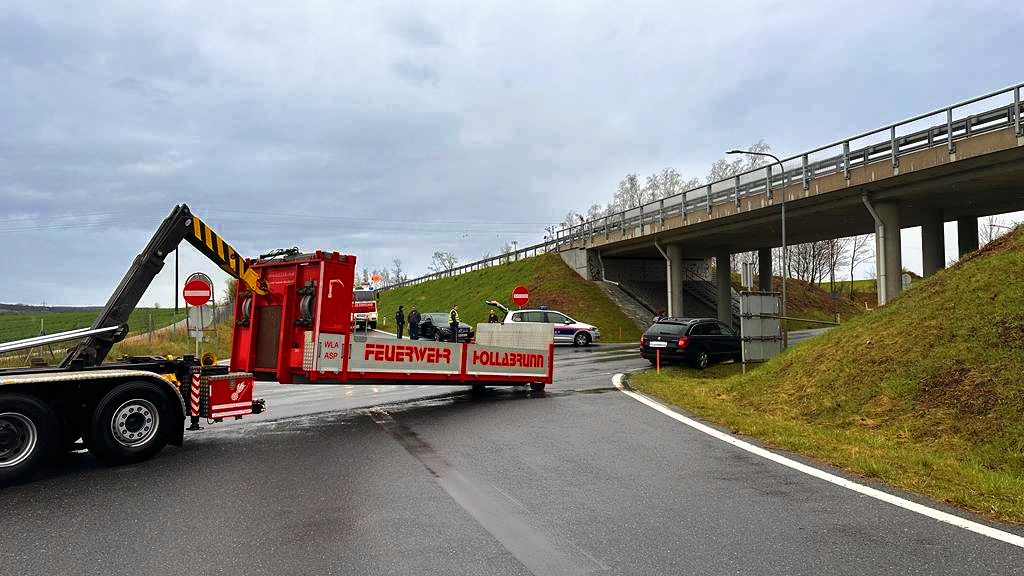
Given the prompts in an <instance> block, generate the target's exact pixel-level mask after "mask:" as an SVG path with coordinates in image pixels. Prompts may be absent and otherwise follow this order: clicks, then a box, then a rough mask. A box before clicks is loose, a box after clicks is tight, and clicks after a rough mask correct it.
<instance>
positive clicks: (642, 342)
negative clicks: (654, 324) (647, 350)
mask: <svg viewBox="0 0 1024 576" xmlns="http://www.w3.org/2000/svg"><path fill="white" fill-rule="evenodd" d="M644 340H646V338H644V337H643V336H641V337H640V345H641V346H643V345H644Z"/></svg>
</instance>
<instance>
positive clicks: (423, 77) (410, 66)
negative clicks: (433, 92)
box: [391, 59, 441, 86]
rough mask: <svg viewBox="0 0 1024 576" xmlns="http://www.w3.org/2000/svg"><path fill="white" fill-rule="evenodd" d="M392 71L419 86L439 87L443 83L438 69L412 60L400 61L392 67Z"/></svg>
mask: <svg viewBox="0 0 1024 576" xmlns="http://www.w3.org/2000/svg"><path fill="white" fill-rule="evenodd" d="M391 69H392V70H394V71H395V74H397V75H398V76H400V77H401V78H404V79H405V80H407V81H409V82H410V83H412V84H415V85H417V86H421V85H423V84H430V85H432V86H437V84H438V82H440V81H441V75H440V73H439V72H438V71H437V69H436V68H434V67H432V66H427V65H425V64H416V63H414V62H412V61H411V60H405V59H403V60H399V61H398V62H395V63H394V65H392V67H391Z"/></svg>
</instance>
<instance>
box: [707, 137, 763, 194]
mask: <svg viewBox="0 0 1024 576" xmlns="http://www.w3.org/2000/svg"><path fill="white" fill-rule="evenodd" d="M771 149H772V148H771V146H769V145H768V144H767V143H766V142H765V141H764V140H758V141H757V142H755V143H753V144H751V145H750V146H749V147H747V150H748V151H749V152H771ZM768 162H769V161H768V159H767V158H765V157H764V156H759V155H755V154H746V155H744V156H739V155H737V156H734V157H732V158H731V159H730V158H719V159H718V160H715V162H714V164H712V165H711V169H710V170H709V171H708V177H707V183H708V184H710V183H712V182H718V181H719V180H725V179H726V178H732V177H733V176H735V175H737V174H740V173H743V172H746V171H748V170H753V169H754V168H758V167H760V166H764V165H765V164H767V163H768Z"/></svg>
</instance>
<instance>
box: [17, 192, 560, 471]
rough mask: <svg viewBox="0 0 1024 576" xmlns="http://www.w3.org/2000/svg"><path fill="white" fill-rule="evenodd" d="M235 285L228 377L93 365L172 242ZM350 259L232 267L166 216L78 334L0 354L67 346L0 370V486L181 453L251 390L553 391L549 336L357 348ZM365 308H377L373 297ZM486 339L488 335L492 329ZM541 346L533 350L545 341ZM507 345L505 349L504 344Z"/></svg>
mask: <svg viewBox="0 0 1024 576" xmlns="http://www.w3.org/2000/svg"><path fill="white" fill-rule="evenodd" d="M182 241H187V242H188V243H190V244H192V245H193V246H195V247H196V248H197V249H198V250H199V251H200V252H201V253H202V254H203V255H205V256H206V257H208V258H210V259H211V260H213V261H214V262H216V263H217V264H218V265H220V267H221V268H222V269H223V270H224V271H225V272H227V273H228V274H230V275H231V276H233V277H235V278H237V279H239V280H240V281H239V282H238V292H237V298H236V300H235V308H234V328H233V331H232V351H231V359H230V369H228V368H227V367H223V366H208V365H203V362H201V361H200V359H197V358H195V357H192V356H185V357H182V358H173V357H163V356H132V357H128V356H125V357H122V358H119V359H118V360H116V361H114V362H105V360H106V357H107V355H108V354H109V353H110V351H111V349H112V348H113V346H114V344H116V343H117V342H118V341H120V340H121V339H123V338H124V337H125V335H127V333H128V325H127V321H128V317H129V315H130V313H131V311H132V310H133V309H134V308H135V306H136V305H137V304H138V302H139V299H140V298H141V297H142V295H143V294H144V293H145V291H146V289H147V288H148V287H149V285H150V283H151V282H152V280H153V278H154V277H155V276H156V275H157V273H159V271H160V269H161V268H162V267H163V264H164V260H165V259H166V257H167V256H168V255H169V254H170V253H171V252H173V251H174V250H175V248H177V246H178V245H179V244H180V243H181V242H182ZM355 264H356V258H355V256H352V255H346V254H339V253H338V252H321V251H317V252H312V253H306V254H303V253H300V251H299V250H298V249H297V248H292V249H287V250H275V251H273V252H270V253H268V254H263V255H261V256H260V258H259V259H257V260H255V261H253V260H249V259H245V258H242V257H241V256H240V255H239V254H238V253H237V252H235V250H234V248H232V247H231V245H229V244H228V243H227V242H225V241H224V240H223V239H222V238H221V237H220V236H219V235H218V234H216V233H215V232H213V230H211V229H210V228H209V226H207V225H206V223H205V222H203V221H202V220H201V219H200V218H199V217H198V216H195V215H194V214H192V212H191V211H190V210H189V208H188V206H186V205H184V204H182V205H180V206H177V207H175V209H174V210H173V211H172V212H171V214H170V215H169V216H168V217H167V218H166V219H165V220H164V221H163V223H162V224H161V225H160V227H159V228H158V229H157V231H156V232H155V233H154V235H153V237H152V239H150V241H149V243H148V244H147V245H146V247H145V248H144V249H143V251H142V252H141V253H140V254H139V255H138V256H136V257H135V260H134V261H133V263H132V264H131V266H130V267H129V268H128V271H127V272H126V273H125V275H124V277H123V278H122V279H121V282H120V283H119V284H118V286H117V288H116V289H115V290H114V293H113V294H112V295H111V296H110V299H109V300H108V301H107V304H106V306H104V308H103V310H102V311H101V312H100V314H99V316H98V317H97V318H96V320H95V321H94V322H93V325H92V326H91V327H90V328H81V329H76V330H71V331H68V332H62V333H59V334H51V335H46V336H39V337H36V338H29V339H26V340H19V341H15V342H4V343H0V354H4V355H6V354H11V353H13V352H15V351H19V350H31V349H32V348H35V347H39V346H47V345H51V344H56V343H61V342H77V344H74V345H73V346H70V347H69V348H68V349H67V354H66V356H65V357H64V359H63V361H61V363H60V364H59V365H56V366H50V365H47V364H45V363H43V362H42V359H39V360H40V363H38V364H33V365H32V366H26V367H21V368H5V369H0V485H2V484H6V483H11V482H17V481H20V480H23V479H25V478H27V477H29V476H31V475H32V474H34V473H35V472H36V471H37V470H38V469H39V468H40V466H42V465H43V463H45V462H46V461H47V460H48V459H49V458H50V457H51V456H52V455H53V454H54V453H56V452H57V451H58V450H61V449H71V448H72V447H74V446H75V445H76V442H77V441H78V440H79V439H81V440H83V441H84V444H85V447H86V448H88V449H89V451H90V452H91V453H93V454H94V455H95V456H97V457H98V458H100V459H102V460H105V461H107V462H110V463H113V464H126V463H133V462H141V461H143V460H146V459H148V458H151V457H153V456H154V455H155V454H157V453H158V452H159V451H160V450H161V449H163V447H164V446H165V445H166V444H173V445H178V446H180V445H181V444H182V442H183V440H184V431H183V429H184V424H185V421H186V419H191V424H192V425H191V427H190V428H189V430H197V429H199V420H200V418H207V419H208V420H212V421H219V420H222V419H226V418H241V417H243V416H246V415H249V414H259V413H260V412H262V411H263V409H264V407H265V404H264V403H263V401H262V400H254V399H253V385H254V382H253V380H254V378H255V379H260V380H276V381H278V382H281V383H283V384H287V383H292V382H296V383H299V382H320V383H338V382H346V383H349V384H373V383H380V382H392V383H401V382H406V381H416V382H417V383H438V384H467V385H472V386H474V387H478V386H484V385H509V384H524V385H525V384H529V385H530V386H531V387H533V388H534V389H543V387H544V385H545V384H549V383H551V381H552V370H553V360H554V348H553V344H552V343H551V331H550V328H549V327H548V326H546V325H541V329H542V332H543V334H539V335H538V334H529V333H528V329H527V328H526V327H514V328H512V329H511V330H507V329H505V328H504V327H500V328H490V329H484V328H486V327H487V325H481V327H480V328H481V329H480V330H478V335H481V334H482V335H483V336H484V337H483V338H480V337H478V339H477V342H476V343H473V344H466V343H458V344H456V343H446V342H428V341H411V340H397V339H369V340H367V339H366V338H365V337H364V338H362V339H359V338H356V337H355V336H356V335H355V334H353V331H352V323H351V314H352V306H353V280H354V276H355V274H354V273H355ZM374 303H376V299H374ZM493 326H495V327H497V326H498V325H493ZM544 334H546V339H545V337H544ZM509 343H514V345H510V344H509Z"/></svg>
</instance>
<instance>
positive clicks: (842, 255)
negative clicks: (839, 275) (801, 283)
mask: <svg viewBox="0 0 1024 576" xmlns="http://www.w3.org/2000/svg"><path fill="white" fill-rule="evenodd" d="M850 240H851V239H850V238H833V239H831V240H826V241H825V263H826V266H827V267H828V290H829V293H830V294H835V293H836V270H838V269H841V268H842V267H843V266H844V265H845V264H846V257H847V256H848V255H849V251H850Z"/></svg>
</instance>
